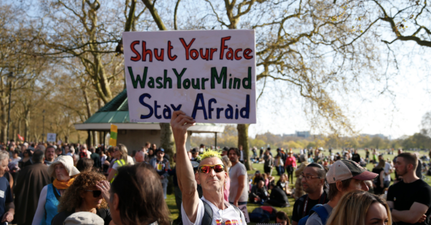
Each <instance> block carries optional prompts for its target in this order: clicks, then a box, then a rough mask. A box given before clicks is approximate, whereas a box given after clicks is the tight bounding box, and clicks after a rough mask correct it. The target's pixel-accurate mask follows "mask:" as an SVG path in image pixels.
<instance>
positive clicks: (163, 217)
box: [110, 163, 170, 225]
mask: <svg viewBox="0 0 431 225" xmlns="http://www.w3.org/2000/svg"><path fill="white" fill-rule="evenodd" d="M124 184H128V185H124ZM161 187H162V183H161V182H160V178H159V175H158V174H157V172H156V171H155V170H154V168H153V167H152V166H151V165H149V164H146V163H138V164H136V165H133V166H122V167H120V168H118V173H117V177H116V178H115V180H114V182H113V183H112V185H111V200H110V201H113V199H114V194H117V195H118V200H119V202H118V208H119V211H120V218H121V222H122V223H123V224H150V223H153V222H156V221H157V223H158V224H160V225H168V224H170V220H169V210H168V206H167V205H166V202H165V200H164V197H163V189H162V188H161Z"/></svg>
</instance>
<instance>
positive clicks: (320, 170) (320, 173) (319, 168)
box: [307, 163, 326, 179]
mask: <svg viewBox="0 0 431 225" xmlns="http://www.w3.org/2000/svg"><path fill="white" fill-rule="evenodd" d="M307 167H314V168H317V176H319V178H320V179H325V178H326V170H325V168H324V167H323V166H322V165H320V164H318V163H310V164H308V165H307Z"/></svg>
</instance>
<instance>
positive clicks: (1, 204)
mask: <svg viewBox="0 0 431 225" xmlns="http://www.w3.org/2000/svg"><path fill="white" fill-rule="evenodd" d="M12 201H13V199H12V193H11V191H10V185H9V181H8V180H7V179H6V178H5V177H1V178H0V215H1V216H0V218H3V215H4V214H5V212H6V204H7V203H11V202H12ZM4 224H6V223H1V225H4Z"/></svg>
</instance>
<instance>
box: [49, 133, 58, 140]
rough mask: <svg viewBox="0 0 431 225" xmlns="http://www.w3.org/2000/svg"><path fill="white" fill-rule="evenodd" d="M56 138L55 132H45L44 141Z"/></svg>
mask: <svg viewBox="0 0 431 225" xmlns="http://www.w3.org/2000/svg"><path fill="white" fill-rule="evenodd" d="M56 138H57V134H56V133H48V134H46V141H48V142H55V139H56Z"/></svg>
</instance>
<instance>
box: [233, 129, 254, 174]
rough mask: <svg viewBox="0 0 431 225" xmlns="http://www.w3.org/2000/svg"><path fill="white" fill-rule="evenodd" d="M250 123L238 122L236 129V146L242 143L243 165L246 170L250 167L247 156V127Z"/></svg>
mask: <svg viewBox="0 0 431 225" xmlns="http://www.w3.org/2000/svg"><path fill="white" fill-rule="evenodd" d="M249 126H250V124H238V125H237V126H236V129H237V130H238V147H239V146H240V145H242V148H243V153H244V165H245V168H247V170H250V169H251V165H250V160H249V159H250V157H249V156H248V152H249V149H248V127H249Z"/></svg>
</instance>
